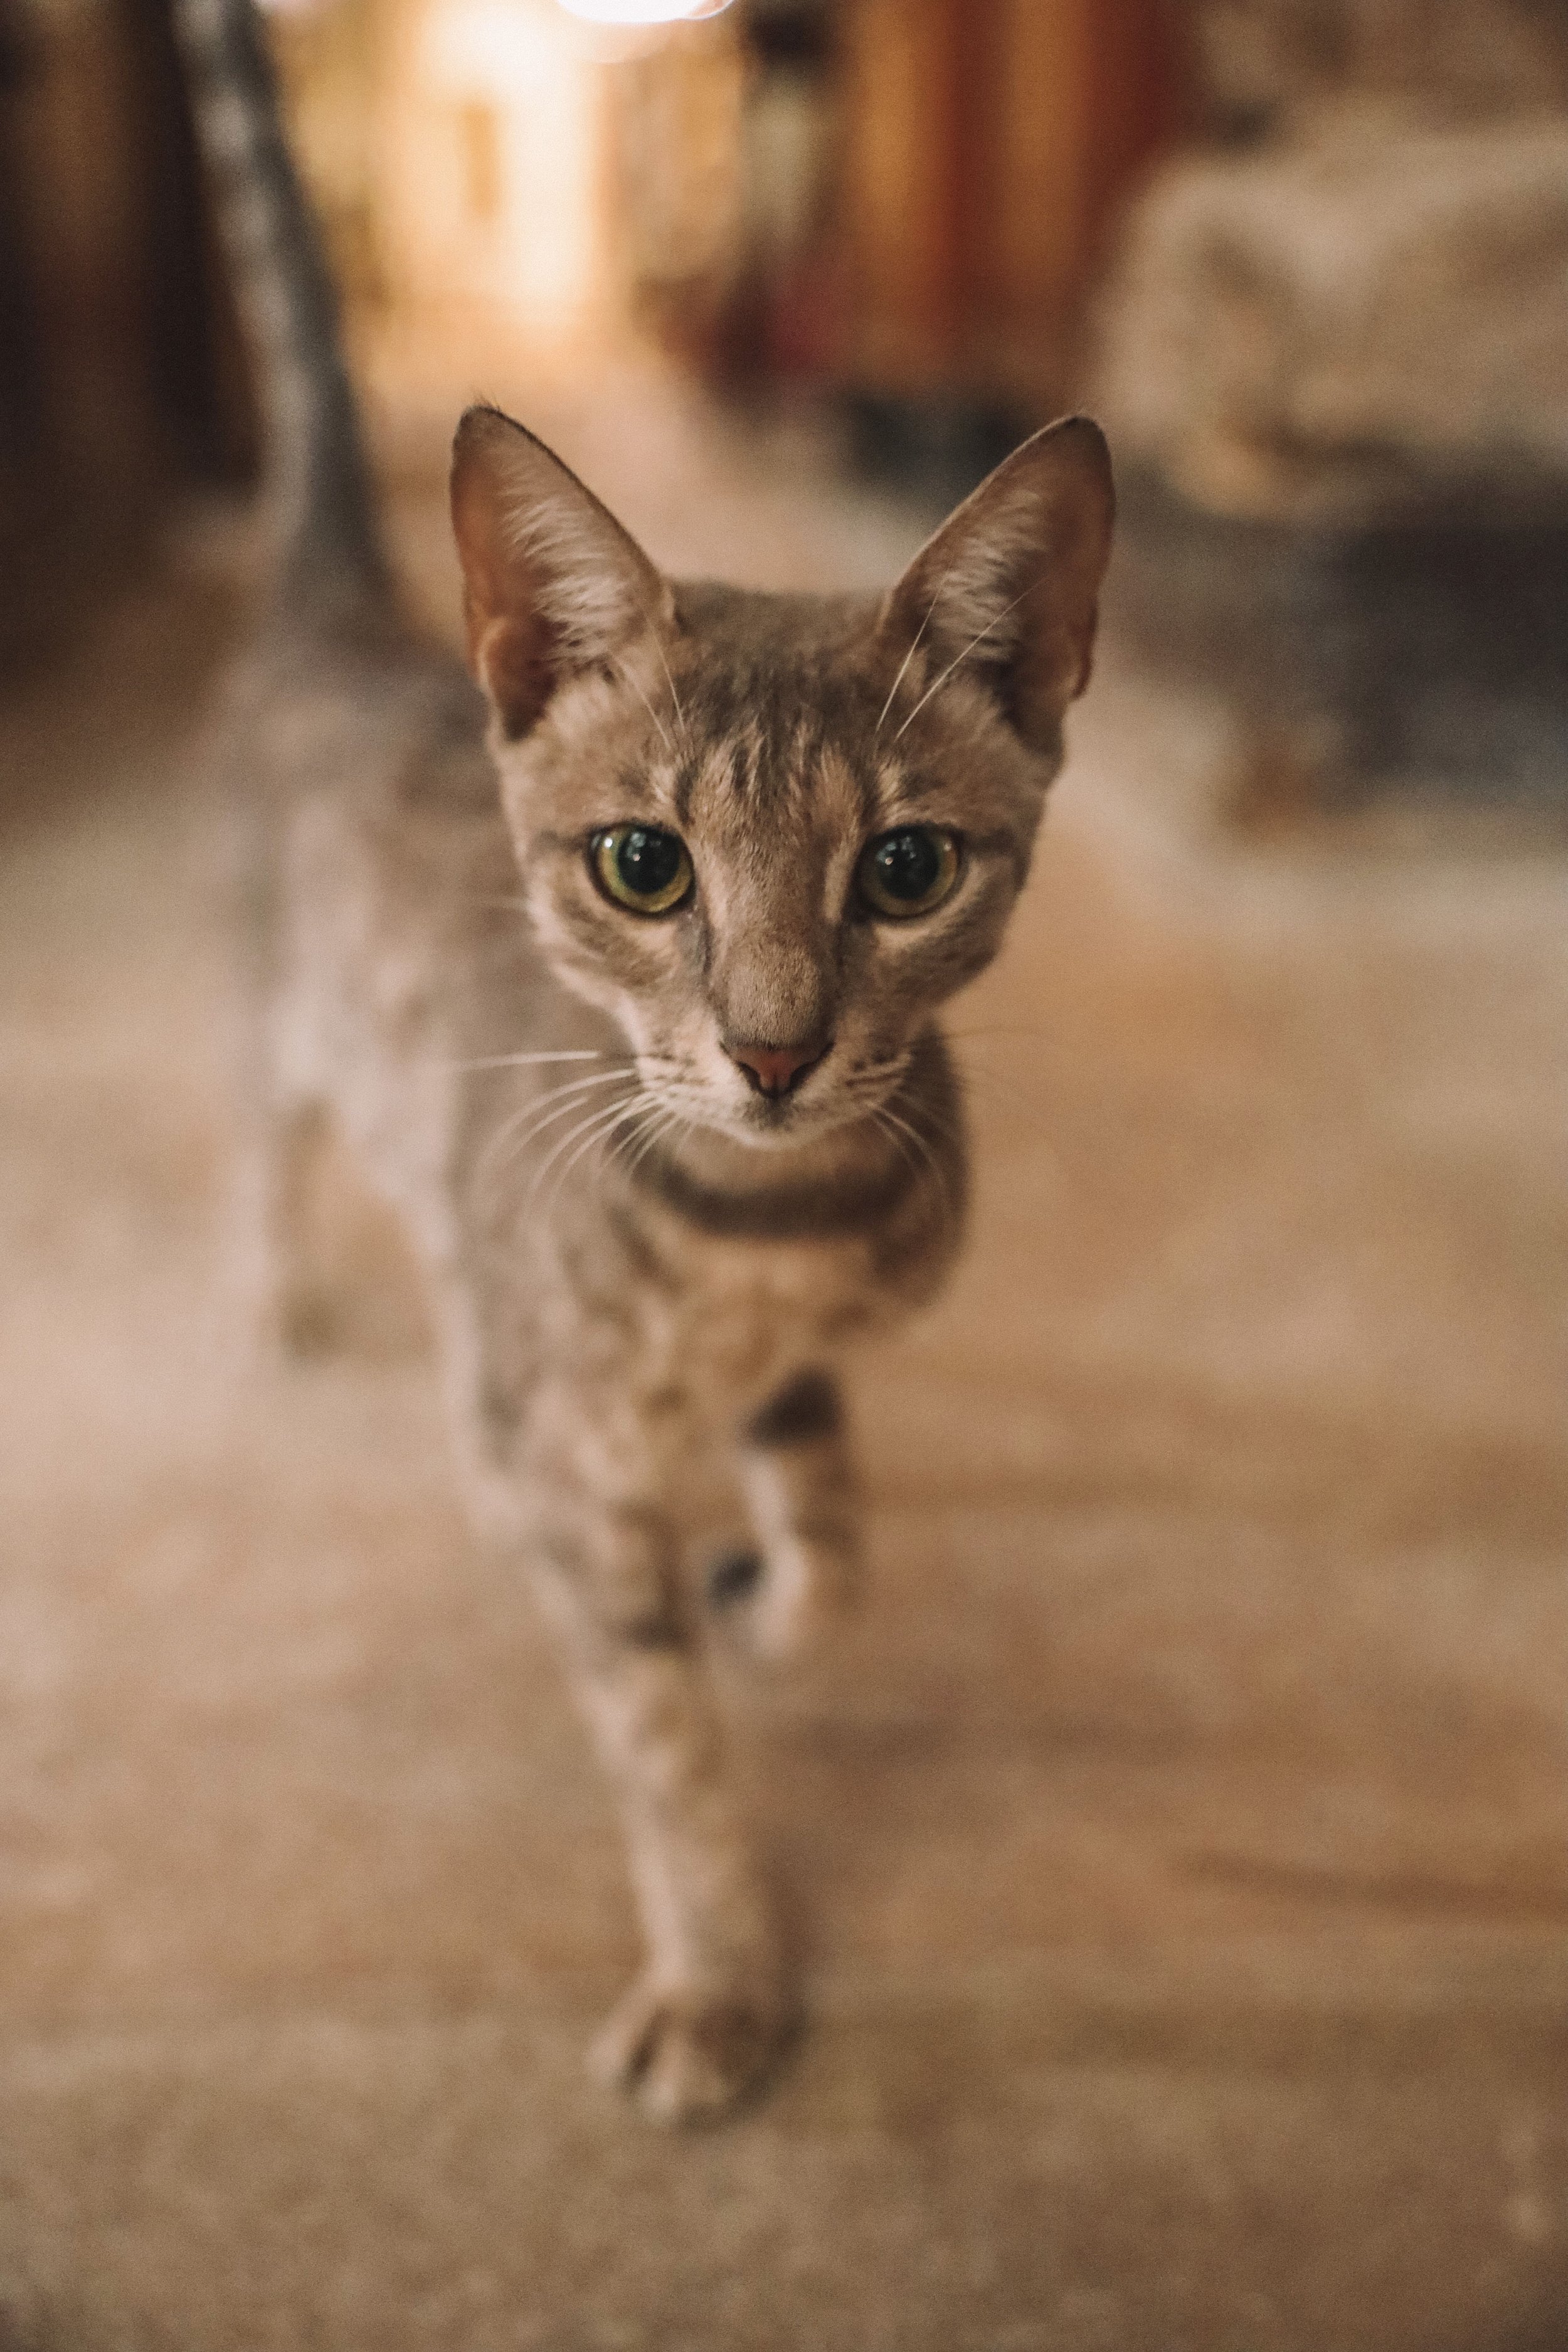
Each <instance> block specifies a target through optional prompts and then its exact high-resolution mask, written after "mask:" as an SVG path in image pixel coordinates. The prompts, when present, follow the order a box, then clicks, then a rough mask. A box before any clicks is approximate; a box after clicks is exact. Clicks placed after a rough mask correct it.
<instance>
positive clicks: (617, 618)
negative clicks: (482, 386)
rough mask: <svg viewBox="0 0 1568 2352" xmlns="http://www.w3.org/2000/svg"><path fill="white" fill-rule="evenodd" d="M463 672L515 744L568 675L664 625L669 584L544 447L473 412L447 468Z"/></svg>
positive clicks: (488, 414) (505, 421) (496, 417)
mask: <svg viewBox="0 0 1568 2352" xmlns="http://www.w3.org/2000/svg"><path fill="white" fill-rule="evenodd" d="M452 529H453V533H454V536H455V537H456V540H457V542H458V555H459V557H460V558H461V561H462V565H463V578H464V614H465V619H466V623H467V628H468V662H469V667H471V669H472V670H473V673H474V676H475V677H477V678H478V680H479V684H480V685H481V686H482V687H483V688H484V689H485V691H486V693H487V694H488V695H489V698H490V699H491V701H492V703H493V704H494V706H495V709H496V712H497V715H498V716H499V718H500V722H501V725H502V728H503V729H504V730H505V731H506V733H507V734H508V735H509V736H510V737H516V736H519V735H522V734H526V732H527V731H528V730H529V729H530V728H531V726H532V725H533V724H534V722H535V720H536V719H538V718H539V716H540V714H541V712H542V710H543V709H544V706H545V704H546V703H547V702H548V701H549V699H550V698H551V696H552V693H553V692H554V691H555V689H556V688H558V687H559V686H560V685H562V684H563V681H564V680H565V679H566V678H567V677H569V676H571V675H572V674H573V673H574V672H580V671H583V670H584V669H587V668H590V667H594V666H595V664H597V663H599V662H601V661H603V660H605V658H606V657H608V656H612V655H614V654H615V653H616V652H618V651H619V650H620V648H621V647H622V646H625V645H626V643H627V642H628V641H629V640H630V639H631V638H632V637H634V636H636V635H637V634H638V633H639V632H640V631H641V630H642V629H643V628H645V627H653V628H658V627H660V626H661V625H668V621H669V618H670V613H671V598H670V594H669V591H668V587H667V586H666V584H665V583H664V581H663V580H662V579H661V578H660V576H659V574H658V572H657V571H656V570H655V568H654V566H653V565H652V564H651V563H650V562H648V560H647V556H646V555H645V554H644V553H643V551H642V550H641V549H640V548H639V547H638V546H637V542H636V541H635V540H633V539H631V538H630V537H629V536H628V535H627V533H626V531H624V530H622V528H621V526H620V524H619V523H618V522H616V520H615V518H614V516H613V515H611V514H610V513H609V512H608V510H607V509H605V507H603V506H601V504H600V503H599V501H598V499H596V498H595V496H594V494H593V492H592V491H591V490H588V489H585V488H584V486H583V484H582V483H581V482H580V481H578V479H577V478H576V476H575V475H574V474H573V473H572V472H571V471H570V470H569V469H568V468H567V467H565V466H563V464H562V463H561V460H560V459H559V458H558V457H554V456H552V453H551V452H550V451H549V450H548V449H546V448H545V447H544V446H543V444H542V442H539V441H536V440H535V439H534V437H533V436H532V435H531V433H528V432H526V431H525V430H524V429H523V427H522V426H521V425H514V424H513V423H512V422H511V420H510V417H506V416H502V415H500V412H499V411H498V410H495V409H484V408H479V409H470V410H469V411H468V415H466V416H465V417H464V418H463V420H462V423H461V424H460V425H459V426H458V437H457V442H456V446H455V447H454V450H453V457H452Z"/></svg>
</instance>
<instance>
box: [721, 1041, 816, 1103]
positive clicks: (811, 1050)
mask: <svg viewBox="0 0 1568 2352" xmlns="http://www.w3.org/2000/svg"><path fill="white" fill-rule="evenodd" d="M832 1042H833V1041H832V1039H831V1038H829V1039H828V1041H827V1044H828V1045H831V1044H832ZM725 1051H726V1052H727V1053H728V1055H729V1056H730V1059H731V1061H732V1062H738V1063H739V1064H740V1066H741V1067H742V1070H744V1072H745V1073H746V1082H747V1084H748V1085H749V1086H752V1087H755V1088H756V1091H757V1092H758V1094H760V1095H767V1096H769V1097H771V1098H772V1099H773V1101H775V1102H776V1101H777V1100H778V1098H779V1097H780V1096H781V1095H787V1094H792V1093H793V1092H794V1091H795V1087H797V1086H799V1084H800V1082H801V1080H802V1078H804V1077H805V1074H806V1072H807V1071H808V1070H815V1069H816V1066H817V1064H818V1062H820V1061H821V1059H822V1057H823V1055H825V1054H826V1051H827V1045H819V1044H818V1043H817V1042H816V1039H815V1038H813V1039H812V1040H810V1041H809V1042H808V1043H807V1044H805V1045H729V1046H726V1048H725Z"/></svg>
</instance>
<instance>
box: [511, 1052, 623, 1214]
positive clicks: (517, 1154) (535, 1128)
mask: <svg viewBox="0 0 1568 2352" xmlns="http://www.w3.org/2000/svg"><path fill="white" fill-rule="evenodd" d="M617 1080H620V1081H622V1082H623V1083H624V1082H625V1080H626V1071H625V1070H597V1071H595V1073H594V1075H593V1076H591V1077H586V1078H573V1079H571V1080H570V1081H569V1082H568V1083H567V1084H566V1085H564V1086H559V1087H548V1088H547V1089H546V1091H545V1092H544V1093H543V1094H542V1095H534V1096H532V1097H531V1098H530V1099H529V1100H528V1101H527V1102H525V1103H524V1104H523V1105H522V1106H521V1108H520V1109H518V1110H515V1111H513V1112H512V1113H511V1114H510V1117H509V1118H504V1119H502V1121H501V1122H500V1126H499V1127H498V1128H497V1129H496V1130H495V1133H494V1134H493V1135H492V1136H491V1137H490V1138H489V1141H488V1142H487V1143H486V1144H485V1146H484V1148H483V1150H481V1151H480V1153H479V1158H478V1160H476V1161H475V1163H474V1191H475V1195H476V1197H479V1192H480V1188H481V1187H482V1186H484V1185H485V1184H486V1183H487V1182H488V1181H489V1178H490V1176H491V1175H492V1173H493V1174H494V1175H495V1176H496V1177H497V1178H498V1179H499V1177H500V1176H501V1175H502V1174H504V1173H505V1170H506V1169H507V1168H510V1166H511V1165H512V1163H513V1162H514V1161H515V1160H518V1159H520V1158H521V1155H522V1153H523V1152H524V1151H526V1150H527V1149H528V1146H529V1145H530V1144H531V1142H532V1141H533V1139H534V1137H535V1136H536V1135H540V1134H542V1132H543V1130H544V1129H546V1128H547V1127H551V1126H552V1125H553V1124H554V1122H555V1120H556V1119H558V1118H565V1117H567V1116H568V1114H569V1112H570V1111H571V1109H572V1108H574V1104H573V1102H572V1100H571V1097H574V1096H581V1095H584V1094H586V1093H587V1092H588V1091H589V1089H590V1088H591V1087H608V1086H613V1085H615V1084H616V1081H617ZM520 1130H521V1131H520ZM502 1153H505V1154H506V1155H507V1156H506V1158H505V1161H504V1165H503V1164H499V1160H498V1156H499V1155H500V1154H502Z"/></svg>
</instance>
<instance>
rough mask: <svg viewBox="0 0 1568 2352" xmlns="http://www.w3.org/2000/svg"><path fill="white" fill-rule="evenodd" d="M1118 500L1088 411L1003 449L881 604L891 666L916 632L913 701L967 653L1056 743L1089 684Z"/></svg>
mask: <svg viewBox="0 0 1568 2352" xmlns="http://www.w3.org/2000/svg"><path fill="white" fill-rule="evenodd" d="M1115 509H1116V499H1115V491H1114V488H1113V487H1112V483H1111V477H1110V451H1109V450H1108V449H1107V447H1106V446H1105V436H1104V434H1103V433H1102V432H1101V431H1100V427H1099V425H1096V424H1095V422H1094V420H1093V419H1092V417H1088V416H1067V417H1064V418H1063V419H1062V420H1061V422H1060V423H1059V424H1058V425H1047V427H1046V429H1045V431H1044V432H1043V433H1037V434H1036V435H1035V436H1034V437H1033V439H1032V440H1028V441H1026V442H1025V443H1024V445H1023V446H1022V447H1021V448H1018V449H1015V450H1014V452H1013V455H1012V456H1011V457H1007V458H1005V459H1004V460H1003V462H1002V464H1001V465H1000V466H998V467H997V468H996V470H995V472H994V474H990V475H988V476H987V478H985V480H984V482H982V483H981V485H980V488H978V489H977V490H975V491H974V492H973V495H972V496H971V497H969V498H967V499H965V500H964V502H963V505H962V506H961V507H959V508H958V509H956V511H955V512H954V513H952V515H950V516H949V517H948V520H946V522H944V523H943V524H942V528H941V530H938V531H937V532H936V534H935V536H934V537H933V538H931V539H929V540H928V541H926V543H925V545H924V547H922V548H921V551H920V553H919V554H918V555H917V556H916V558H915V560H914V562H912V563H911V564H910V568H909V570H908V571H907V572H905V574H904V576H903V578H902V579H901V580H900V582H899V584H898V586H897V587H896V588H895V589H893V590H892V592H891V593H890V594H889V597H888V600H887V603H886V604H884V606H883V608H882V614H881V617H880V620H879V625H878V635H879V639H880V641H881V644H882V646H883V649H884V656H885V659H886V662H887V663H888V665H889V671H890V674H891V673H892V672H893V671H896V668H897V665H898V664H899V663H900V662H902V661H903V660H904V658H905V656H906V655H907V654H908V653H909V652H910V647H911V646H914V647H916V648H917V651H918V653H919V655H920V656H921V658H920V661H919V665H918V668H917V665H916V663H914V662H910V664H909V667H908V669H907V671H906V672H905V674H904V675H905V676H906V677H908V678H909V679H910V685H909V687H908V688H906V692H907V693H908V695H909V698H910V709H913V707H914V705H915V704H916V703H918V701H919V699H920V695H921V693H923V692H924V691H926V690H927V688H930V687H931V686H933V685H934V684H935V683H936V681H938V680H939V679H941V678H942V676H943V673H944V671H946V670H947V668H948V667H949V666H950V665H951V666H952V667H954V668H957V667H959V666H960V665H962V667H963V670H964V671H966V672H971V673H973V675H974V676H975V677H978V678H979V679H980V680H981V681H982V682H983V683H984V684H985V685H986V686H988V687H989V688H990V689H991V691H992V692H993V693H994V695H995V697H996V698H997V700H998V702H999V704H1000V705H1001V708H1002V711H1003V714H1004V716H1005V718H1006V719H1008V721H1009V722H1010V724H1011V725H1012V726H1013V727H1014V728H1016V730H1017V732H1018V734H1019V735H1021V736H1022V738H1023V740H1024V741H1025V742H1026V743H1027V744H1028V745H1029V747H1030V749H1031V750H1033V751H1046V752H1049V751H1055V750H1056V749H1057V746H1058V740H1059V737H1058V730H1059V728H1060V724H1061V718H1062V713H1063V712H1064V711H1065V710H1066V709H1067V707H1068V703H1069V702H1070V701H1071V700H1072V699H1073V697H1074V696H1075V695H1079V694H1081V693H1082V692H1083V689H1084V688H1085V687H1086V686H1087V685H1088V684H1089V666H1090V662H1091V660H1092V657H1093V653H1094V630H1095V622H1096V618H1097V614H1098V607H1099V600H1100V582H1101V581H1102V580H1103V578H1104V576H1105V567H1106V563H1107V562H1108V561H1109V559H1110V531H1111V523H1112V520H1113V519H1114V516H1115ZM917 679H918V681H919V687H918V691H917V690H916V680H917Z"/></svg>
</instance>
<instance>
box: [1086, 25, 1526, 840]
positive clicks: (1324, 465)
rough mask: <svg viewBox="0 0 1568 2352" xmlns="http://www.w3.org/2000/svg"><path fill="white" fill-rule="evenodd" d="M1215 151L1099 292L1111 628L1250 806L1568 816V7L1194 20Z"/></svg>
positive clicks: (1138, 230) (1141, 222)
mask: <svg viewBox="0 0 1568 2352" xmlns="http://www.w3.org/2000/svg"><path fill="white" fill-rule="evenodd" d="M1194 16H1195V18H1196V32H1197V35H1198V49H1199V55H1200V57H1201V58H1203V60H1204V62H1205V80H1206V89H1205V95H1206V98H1207V101H1208V103H1207V120H1208V123H1209V125H1210V138H1209V141H1208V143H1206V144H1205V145H1204V146H1202V147H1200V148H1198V149H1196V150H1195V151H1194V152H1191V153H1189V154H1188V155H1186V156H1184V157H1183V158H1182V159H1180V160H1179V161H1177V162H1174V163H1171V164H1170V165H1169V166H1168V167H1167V168H1166V169H1165V170H1164V171H1163V172H1162V173H1161V174H1160V175H1159V176H1158V178H1157V179H1156V181H1155V182H1154V184H1152V186H1151V188H1150V190H1149V192H1148V194H1147V195H1146V197H1145V198H1144V200H1143V201H1142V204H1141V205H1139V206H1138V208H1137V209H1136V211H1135V212H1134V214H1133V215H1132V216H1131V221H1130V223H1129V227H1128V234H1127V236H1126V238H1125V241H1124V245H1123V247H1122V251H1121V257H1120V259H1119V262H1118V265H1117V268H1116V269H1115V270H1114V272H1113V274H1112V276H1111V278H1110V283H1109V285H1108V287H1107V289H1106V293H1105V298H1104V303H1103V334H1102V352H1101V358H1100V366H1099V370H1098V383H1097V386H1096V391H1095V399H1096V404H1097V406H1098V407H1099V408H1100V412H1101V414H1102V415H1103V416H1104V418H1105V421H1106V423H1107V425H1108V426H1109V427H1110V432H1111V438H1112V445H1113V446H1114V447H1115V449H1116V450H1117V453H1118V457H1119V461H1120V464H1121V473H1122V479H1123V488H1124V498H1123V513H1124V530H1123V556H1122V562H1121V566H1120V572H1119V576H1120V579H1121V588H1122V599H1123V607H1124V610H1125V612H1126V613H1127V614H1128V616H1129V617H1130V618H1131V620H1132V621H1133V623H1134V625H1136V627H1137V629H1138V632H1139V635H1140V636H1141V638H1142V642H1143V644H1144V645H1145V646H1146V647H1147V648H1148V649H1149V650H1150V651H1151V652H1152V653H1154V654H1156V655H1158V656H1162V657H1164V658H1168V659H1170V660H1172V661H1173V662H1175V663H1177V664H1178V665H1179V666H1180V667H1183V668H1184V669H1185V670H1187V671H1188V672H1196V673H1197V674H1198V675H1201V676H1202V677H1205V678H1206V679H1208V680H1210V681H1211V682H1213V683H1214V684H1215V685H1217V686H1218V688H1220V690H1221V691H1222V692H1223V693H1224V694H1225V695H1226V697H1227V698H1230V699H1231V700H1232V701H1233V702H1234V704H1235V705H1236V707H1237V709H1238V711H1239V712H1240V713H1241V715H1242V717H1243V719H1244V720H1245V733H1246V740H1247V757H1246V760H1245V761H1244V773H1243V775H1242V777H1241V779H1240V782H1239V785H1238V795H1239V803H1240V804H1241V805H1242V806H1244V807H1245V808H1246V810H1247V813H1248V814H1251V815H1255V816H1258V817H1263V816H1267V815H1268V814H1273V813H1277V812H1281V811H1284V810H1287V809H1289V808H1290V807H1293V806H1294V805H1296V804H1298V803H1303V802H1306V803H1325V802H1334V801H1346V800H1353V799H1356V798H1359V797H1361V796H1363V795H1364V794H1365V793H1367V792H1369V791H1371V790H1373V788H1375V787H1376V786H1377V785H1379V784H1381V783H1383V782H1404V783H1408V784H1421V785H1424V786H1431V785H1437V786H1447V787H1455V786H1458V787H1459V788H1462V789H1463V790H1465V791H1466V792H1467V793H1487V794H1489V795H1493V796H1497V795H1501V794H1508V793H1521V792H1522V793H1530V794H1531V795H1539V794H1542V793H1544V794H1546V795H1549V796H1550V797H1552V799H1554V800H1557V801H1560V802H1568V633H1565V632H1564V630H1563V623H1562V618H1561V607H1562V588H1563V582H1564V581H1565V580H1568V12H1565V11H1564V10H1563V8H1562V7H1561V6H1558V5H1552V6H1545V5H1540V4H1539V0H1426V5H1422V6H1419V7H1417V6H1415V5H1412V0H1194Z"/></svg>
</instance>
